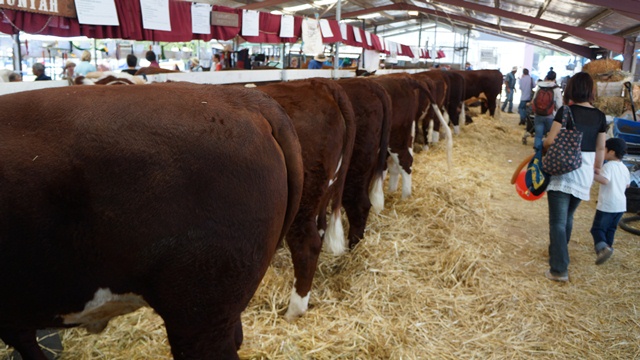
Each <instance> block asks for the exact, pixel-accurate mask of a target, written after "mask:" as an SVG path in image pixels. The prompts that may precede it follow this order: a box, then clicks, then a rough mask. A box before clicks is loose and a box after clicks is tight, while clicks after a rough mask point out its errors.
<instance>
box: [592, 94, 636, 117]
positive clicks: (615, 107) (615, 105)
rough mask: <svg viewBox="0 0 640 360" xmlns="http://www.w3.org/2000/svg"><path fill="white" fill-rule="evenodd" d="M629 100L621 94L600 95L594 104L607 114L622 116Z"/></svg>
mask: <svg viewBox="0 0 640 360" xmlns="http://www.w3.org/2000/svg"><path fill="white" fill-rule="evenodd" d="M628 102H629V101H627V100H625V98H623V97H620V96H600V97H598V98H597V99H596V100H595V101H594V102H593V106H595V107H597V108H598V109H600V111H602V112H603V113H605V114H607V115H612V116H620V115H621V114H622V113H623V112H624V111H625V110H626V107H627V106H626V103H628Z"/></svg>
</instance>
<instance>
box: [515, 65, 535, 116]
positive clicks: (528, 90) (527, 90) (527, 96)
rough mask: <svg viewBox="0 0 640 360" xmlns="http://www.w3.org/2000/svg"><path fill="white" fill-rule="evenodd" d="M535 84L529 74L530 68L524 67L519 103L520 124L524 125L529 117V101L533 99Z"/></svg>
mask: <svg viewBox="0 0 640 360" xmlns="http://www.w3.org/2000/svg"><path fill="white" fill-rule="evenodd" d="M534 86H535V84H534V83H533V79H532V78H531V76H529V69H522V77H521V78H520V105H518V113H520V125H524V124H525V123H526V122H525V120H526V119H527V103H528V102H529V101H531V94H532V93H533V88H534Z"/></svg>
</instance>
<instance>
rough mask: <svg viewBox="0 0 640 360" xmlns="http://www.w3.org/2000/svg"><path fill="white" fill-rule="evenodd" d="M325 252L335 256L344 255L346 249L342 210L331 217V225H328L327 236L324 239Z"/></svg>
mask: <svg viewBox="0 0 640 360" xmlns="http://www.w3.org/2000/svg"><path fill="white" fill-rule="evenodd" d="M324 248H325V251H327V252H329V253H331V254H333V255H342V254H344V252H345V250H346V247H345V245H344V230H343V229H342V216H341V215H340V209H338V210H337V211H336V212H335V213H333V214H331V216H330V217H329V225H327V236H325V239H324Z"/></svg>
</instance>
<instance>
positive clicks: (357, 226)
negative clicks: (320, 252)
mask: <svg viewBox="0 0 640 360" xmlns="http://www.w3.org/2000/svg"><path fill="white" fill-rule="evenodd" d="M338 84H340V86H342V87H343V88H344V89H345V91H346V92H347V95H348V96H349V100H351V105H352V106H353V111H354V114H355V120H356V138H355V144H354V146H353V154H352V155H351V162H350V163H349V171H348V173H347V180H346V183H345V187H344V195H343V196H342V205H343V206H344V209H345V211H346V213H347V217H348V219H349V237H348V238H349V247H350V248H353V247H354V246H355V245H356V244H358V242H359V241H360V240H361V239H362V238H363V237H364V229H365V226H366V224H367V218H368V217H369V210H370V209H371V200H370V197H369V191H370V190H371V191H372V192H375V191H377V190H378V189H371V186H372V185H373V180H374V179H376V181H379V182H380V183H379V184H376V186H379V190H380V193H379V194H378V193H374V194H372V196H380V197H382V198H381V199H377V200H378V201H380V200H381V201H382V204H376V205H377V206H379V207H380V206H382V205H383V204H384V194H382V181H384V179H383V172H384V169H385V164H386V159H387V148H388V146H389V131H390V123H391V112H392V109H391V98H390V97H389V94H387V92H386V91H385V90H384V88H383V87H382V86H381V85H379V84H378V83H376V82H373V81H368V80H367V79H361V78H354V79H344V80H340V81H338ZM380 210H381V208H379V209H377V211H380Z"/></svg>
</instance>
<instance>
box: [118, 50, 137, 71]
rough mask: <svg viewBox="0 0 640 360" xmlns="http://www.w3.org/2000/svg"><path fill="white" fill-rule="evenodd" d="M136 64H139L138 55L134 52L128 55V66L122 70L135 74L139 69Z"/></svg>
mask: <svg viewBox="0 0 640 360" xmlns="http://www.w3.org/2000/svg"><path fill="white" fill-rule="evenodd" d="M136 66H138V57H137V56H135V55H133V54H129V55H127V68H126V69H124V70H122V72H123V73H127V74H129V75H135V74H136V72H137V71H138V70H137V69H136Z"/></svg>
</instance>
